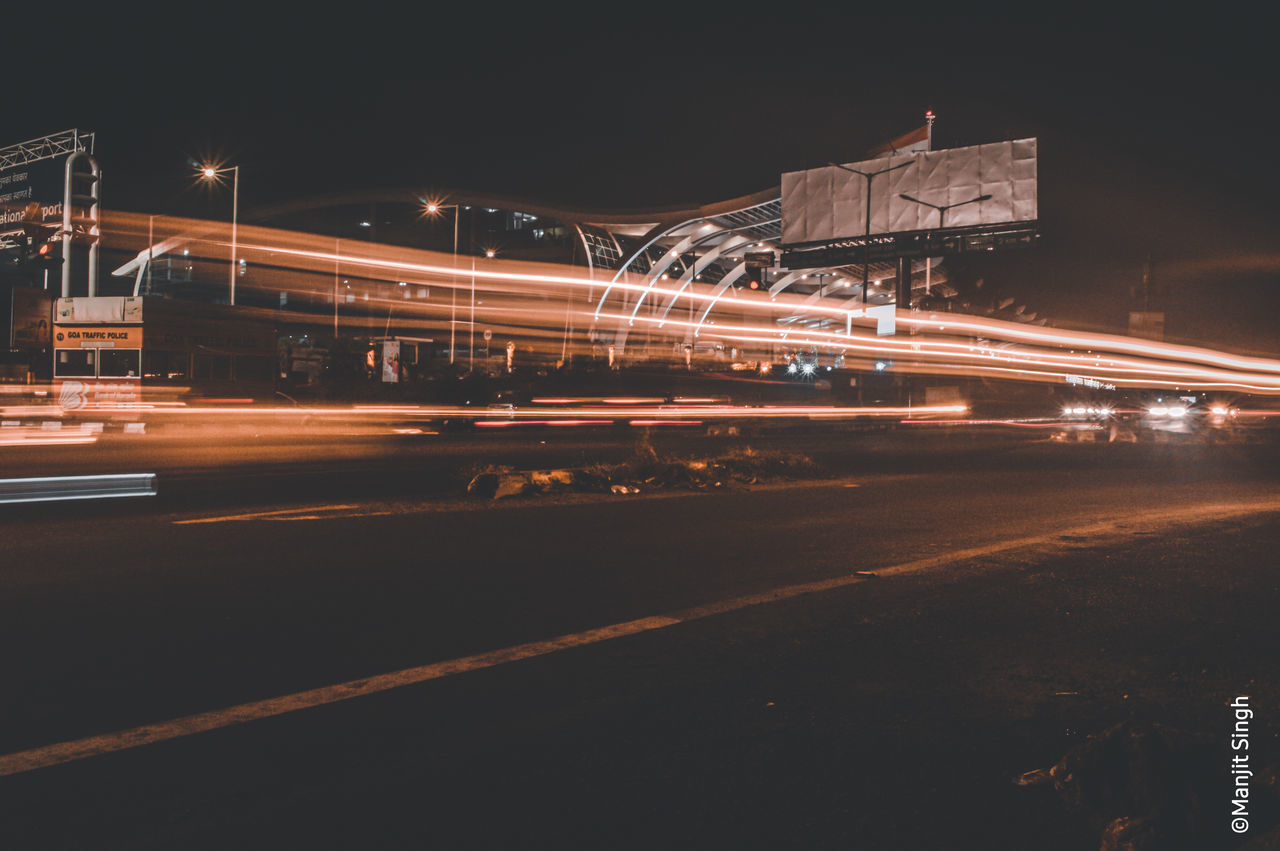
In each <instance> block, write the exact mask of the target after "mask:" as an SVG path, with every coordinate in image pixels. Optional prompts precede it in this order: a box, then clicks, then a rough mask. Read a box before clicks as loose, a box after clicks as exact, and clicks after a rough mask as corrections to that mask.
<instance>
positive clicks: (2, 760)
mask: <svg viewBox="0 0 1280 851" xmlns="http://www.w3.org/2000/svg"><path fill="white" fill-rule="evenodd" d="M1275 511H1280V499H1271V500H1266V501H1261V502H1254V503H1223V504H1211V505H1203V506H1192V507H1188V508H1179V509H1171V510H1168V511H1164V512H1154V513H1148V514H1145V515H1142V516H1141V517H1124V518H1120V519H1117V520H1109V521H1104V522H1100V523H1093V524H1090V525H1087V526H1077V527H1074V528H1068V529H1059V530H1057V531H1055V532H1050V533H1047V534H1042V535H1033V536H1029V537H1024V538H1014V539H1010V540H1006V541H999V542H997V543H994V544H987V545H985V546H981V547H970V548H968V549H964V550H955V551H952V552H948V553H943V554H940V555H936V556H927V557H925V558H919V559H915V560H913V561H908V562H904V563H902V564H898V565H893V566H891V567H886V568H877V569H876V571H875V572H876V574H877V575H878V576H881V577H884V576H901V575H904V574H909V573H918V572H921V571H925V570H929V569H932V568H937V567H941V566H943V565H947V564H954V563H956V562H964V561H969V560H972V559H976V558H983V557H986V556H991V555H995V554H997V553H1003V552H1009V551H1011V550H1020V549H1031V548H1035V547H1040V546H1044V545H1046V544H1052V543H1063V542H1064V539H1066V538H1070V537H1086V538H1092V539H1093V540H1091V541H1088V543H1085V544H1081V545H1082V546H1089V545H1093V544H1096V543H1099V542H1100V539H1101V537H1102V536H1104V535H1111V534H1115V533H1117V532H1126V533H1131V532H1132V530H1134V529H1135V528H1138V527H1144V526H1159V525H1163V524H1165V523H1169V522H1192V523H1201V522H1206V521H1210V522H1211V521H1215V520H1225V519H1229V518H1232V517H1239V516H1244V515H1249V514H1259V513H1266V512H1275ZM1067 543H1068V545H1071V543H1072V542H1070V541H1068V542H1067ZM872 581H875V580H874V579H873V578H872V577H869V576H867V575H866V573H865V572H855V573H850V574H846V575H844V576H836V577H832V578H831V579H821V580H818V581H816V582H805V583H801V584H798V585H786V586H782V587H780V588H773V589H771V590H768V591H764V592H761V593H758V594H749V595H747V596H744V597H735V598H733V599H729V600H721V601H719V602H716V603H710V604H707V605H703V606H695V607H693V608H689V609H682V610H679V611H676V612H672V613H671V614H668V615H657V616H655V617H648V618H640V619H639V620H632V621H625V622H623V623H617V624H612V625H610V626H605V627H600V628H599V629H591V630H587V631H585V632H575V633H571V634H569V635H562V636H559V637H558V638H552V639H548V640H545V641H533V642H529V643H527V644H518V645H515V646H514V647H506V648H503V649H501V650H491V651H489V652H486V653H478V654H476V655H473V656H464V657H462V658H460V659H450V660H448V661H445V662H435V663H432V664H429V665H422V666H420V667H416V668H406V669H404V670H401V671H394V672H392V673H389V674H380V675H377V676H372V677H368V678H366V679H361V680H350V681H348V682H345V683H338V684H336V685H330V686H323V687H321V688H317V689H312V690H310V691H303V692H297V693H295V694H289V695H284V696H282V697H273V698H269V699H267V700H258V701H253V702H251V703H242V704H240V705H239V706H232V707H228V708H226V709H218V710H214V711H212V712H203V713H200V714H198V715H188V716H186V717H183V718H176V719H173V720H171V721H162V722H159V723H156V724H146V725H143V726H141V727H134V728H133V729H131V730H121V731H119V732H115V733H106V734H103V735H100V736H90V737H88V738H83V739H74V740H72V741H69V742H59V743H57V744H53V745H45V746H43V747H37V748H31V749H30V750H25V751H18V752H17V753H11V754H7V755H5V756H0V777H6V776H9V775H12V774H22V773H24V772H27V771H35V770H37V769H41V768H48V767H50V766H54V765H61V764H63V763H68V762H74V761H76V760H81V759H87V758H89V757H93V756H101V755H104V754H109V753H115V752H117V751H124V750H131V749H133V748H136V747H141V746H142V745H149V744H152V743H155V742H163V741H167V740H170V739H178V738H182V737H184V736H190V735H194V734H196V733H203V732H207V731H209V730H217V729H221V728H223V727H230V726H232V725H233V724H243V723H246V722H249V721H257V720H260V719H263V718H271V717H273V716H277V715H284V714H287V713H289V712H296V711H298V710H301V709H309V708H312V707H315V706H323V705H325V704H328V703H337V702H339V701H343V700H350V699H351V698H355V697H364V696H365V695H370V694H376V693H378V692H383V691H389V690H390V689H394V688H400V687H401V686H407V685H414V684H416V683H423V682H427V681H429V680H437V679H441V678H444V677H449V676H453V675H454V674H462V673H466V672H468V671H477V670H481V669H483V668H492V667H495V666H497V665H503V664H506V663H508V662H517V661H520V660H523V659H532V658H534V657H536V656H545V655H547V654H550V653H555V652H557V651H560V650H567V649H570V648H573V647H584V646H586V645H589V644H596V643H599V642H602V641H609V640H610V639H614V638H621V637H623V636H627V635H638V634H640V633H644V632H650V631H653V630H658V629H665V628H667V627H670V626H675V625H676V624H681V623H688V622H690V621H696V620H701V619H703V618H707V617H711V616H712V615H719V614H724V613H727V612H734V611H738V610H741V609H746V608H750V607H752V606H759V605H764V604H766V603H776V602H780V601H782V600H789V599H791V598H793V597H799V596H802V595H804V594H813V593H818V592H822V591H831V590H834V589H836V588H843V587H845V586H848V585H855V584H857V583H860V582H872Z"/></svg>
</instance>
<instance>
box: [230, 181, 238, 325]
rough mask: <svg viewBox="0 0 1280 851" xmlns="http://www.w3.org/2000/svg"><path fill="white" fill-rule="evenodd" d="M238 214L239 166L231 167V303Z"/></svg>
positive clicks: (234, 276) (234, 291) (232, 300)
mask: <svg viewBox="0 0 1280 851" xmlns="http://www.w3.org/2000/svg"><path fill="white" fill-rule="evenodd" d="M239 215H240V166H238V165H235V166H232V167H231V286H230V292H231V304H232V305H233V306H234V305H235V303H236V224H237V220H238V219H239Z"/></svg>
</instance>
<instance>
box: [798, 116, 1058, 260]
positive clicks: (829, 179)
mask: <svg viewBox="0 0 1280 851" xmlns="http://www.w3.org/2000/svg"><path fill="white" fill-rule="evenodd" d="M868 175H870V177H869V178H868V177H867V176H868ZM868 186H869V188H870V193H871V199H870V200H871V215H870V223H869V224H870V227H868V219H867V191H868ZM903 196H908V197H903ZM1037 218H1038V210H1037V207H1036V140H1035V139H1015V140H1012V141H1008V142H992V143H990V144H987V145H971V146H969V147H966V148H949V149H947V150H942V151H922V152H919V153H915V154H898V155H894V156H886V157H879V158H877V159H873V160H863V161H861V162H854V163H846V164H845V165H844V167H839V166H824V167H823V168H812V169H808V170H807V171H793V172H788V173H786V174H784V175H782V242H783V244H784V245H800V244H805V243H821V242H828V241H833V240H839V239H849V238H852V237H860V236H864V235H867V234H868V233H869V234H871V235H877V234H889V233H904V232H908V231H922V230H933V229H937V228H940V227H946V228H958V227H972V226H977V225H992V224H1005V223H1009V222H1030V221H1035V220H1036V219H1037Z"/></svg>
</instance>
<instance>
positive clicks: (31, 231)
mask: <svg viewBox="0 0 1280 851" xmlns="http://www.w3.org/2000/svg"><path fill="white" fill-rule="evenodd" d="M22 230H23V233H21V234H12V235H11V236H10V239H11V241H12V242H13V243H14V245H13V246H12V247H10V248H8V249H7V250H6V251H5V252H4V265H5V266H6V267H8V268H10V269H13V270H14V271H15V272H17V273H18V274H20V275H22V276H24V277H26V278H27V279H28V280H29V281H30V282H31V283H33V284H36V285H40V284H42V283H43V282H44V273H45V272H47V271H51V270H54V269H57V268H58V267H59V266H61V265H62V255H61V252H59V251H58V248H57V245H56V243H54V242H52V241H51V239H52V237H53V235H54V234H56V233H57V228H53V227H47V226H44V225H35V224H34V223H32V222H23V224H22ZM33 235H35V236H36V237H37V238H36V239H33V238H32V237H33Z"/></svg>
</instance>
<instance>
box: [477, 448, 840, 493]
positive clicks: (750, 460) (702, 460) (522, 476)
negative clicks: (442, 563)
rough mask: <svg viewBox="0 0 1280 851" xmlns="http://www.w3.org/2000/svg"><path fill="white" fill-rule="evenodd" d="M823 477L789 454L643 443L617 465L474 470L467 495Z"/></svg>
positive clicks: (632, 490)
mask: <svg viewBox="0 0 1280 851" xmlns="http://www.w3.org/2000/svg"><path fill="white" fill-rule="evenodd" d="M822 475H824V473H823V471H822V469H821V468H820V467H819V466H818V465H817V464H815V463H814V462H813V461H812V460H811V459H810V458H808V457H806V456H804V455H798V454H795V453H789V452H780V451H776V450H766V451H759V450H755V449H752V448H750V447H743V448H741V449H735V450H733V451H731V452H727V453H725V454H723V455H716V456H712V457H697V458H663V457H660V456H659V455H658V454H657V453H656V452H655V451H654V450H653V448H652V447H650V446H648V445H641V446H640V447H639V448H638V449H637V451H636V453H635V455H634V456H632V457H631V458H629V459H628V460H626V461H623V462H621V463H618V464H593V465H591V466H589V467H585V468H581V469H555V470H525V471H519V470H516V469H514V468H513V467H497V466H488V467H484V468H477V469H472V470H470V471H469V482H468V484H467V493H469V494H472V495H475V496H479V497H484V498H489V499H502V498H503V497H507V496H520V495H523V494H538V493H565V492H573V493H610V494H615V495H628V494H637V493H640V492H642V491H650V490H715V489H719V488H725V487H731V486H733V485H744V484H745V485H752V484H757V483H759V482H763V481H770V480H779V479H799V478H817V477H821V476H822Z"/></svg>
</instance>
